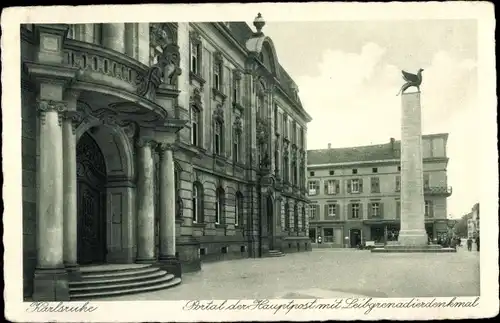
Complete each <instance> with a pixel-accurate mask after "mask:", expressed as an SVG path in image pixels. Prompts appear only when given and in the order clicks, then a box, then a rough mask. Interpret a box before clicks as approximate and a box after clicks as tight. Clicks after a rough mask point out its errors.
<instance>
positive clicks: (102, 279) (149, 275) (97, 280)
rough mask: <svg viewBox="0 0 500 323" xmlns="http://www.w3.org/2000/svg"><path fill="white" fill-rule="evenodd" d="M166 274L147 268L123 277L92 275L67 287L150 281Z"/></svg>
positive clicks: (70, 283)
mask: <svg viewBox="0 0 500 323" xmlns="http://www.w3.org/2000/svg"><path fill="white" fill-rule="evenodd" d="M166 274H167V272H165V271H162V270H159V269H158V268H147V270H145V271H143V272H142V271H141V272H132V273H126V275H124V274H123V273H122V275H112V274H105V275H103V276H96V275H92V276H91V277H88V276H83V277H82V280H81V281H70V282H69V286H70V288H71V287H82V286H99V285H106V284H114V283H120V282H136V281H143V280H150V279H154V278H158V277H162V276H165V275H166Z"/></svg>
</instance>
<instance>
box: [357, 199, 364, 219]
mask: <svg viewBox="0 0 500 323" xmlns="http://www.w3.org/2000/svg"><path fill="white" fill-rule="evenodd" d="M358 205H359V215H358V218H359V219H362V218H363V204H361V203H359V204H358Z"/></svg>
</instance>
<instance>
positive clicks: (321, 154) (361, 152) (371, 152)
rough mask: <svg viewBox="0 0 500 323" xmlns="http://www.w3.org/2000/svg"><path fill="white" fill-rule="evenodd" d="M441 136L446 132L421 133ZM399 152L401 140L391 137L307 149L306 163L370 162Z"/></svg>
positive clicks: (381, 159) (427, 136) (388, 157)
mask: <svg viewBox="0 0 500 323" xmlns="http://www.w3.org/2000/svg"><path fill="white" fill-rule="evenodd" d="M437 136H442V137H444V138H447V137H448V134H445V133H443V134H430V135H423V136H422V137H424V138H432V137H437ZM400 153H401V141H399V140H394V141H393V139H391V141H389V142H387V143H385V144H379V145H370V146H357V147H348V148H329V149H316V150H308V151H307V164H308V165H321V164H341V163H351V162H371V161H384V160H391V159H399V156H400Z"/></svg>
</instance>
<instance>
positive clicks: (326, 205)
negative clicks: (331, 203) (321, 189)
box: [323, 204, 329, 219]
mask: <svg viewBox="0 0 500 323" xmlns="http://www.w3.org/2000/svg"><path fill="white" fill-rule="evenodd" d="M323 210H324V213H323V219H325V218H326V217H327V216H329V214H328V204H325V206H324V207H323Z"/></svg>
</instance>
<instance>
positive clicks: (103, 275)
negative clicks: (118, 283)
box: [81, 266, 158, 280]
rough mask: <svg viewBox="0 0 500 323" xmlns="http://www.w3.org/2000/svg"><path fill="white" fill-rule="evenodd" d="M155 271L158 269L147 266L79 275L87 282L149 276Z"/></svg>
mask: <svg viewBox="0 0 500 323" xmlns="http://www.w3.org/2000/svg"><path fill="white" fill-rule="evenodd" d="M156 271H158V268H155V267H153V266H147V267H140V268H134V269H125V270H118V271H109V270H102V271H99V272H95V271H91V272H81V275H82V279H84V280H87V279H95V280H100V279H109V278H114V277H127V276H136V275H146V274H151V273H153V272H156Z"/></svg>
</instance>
